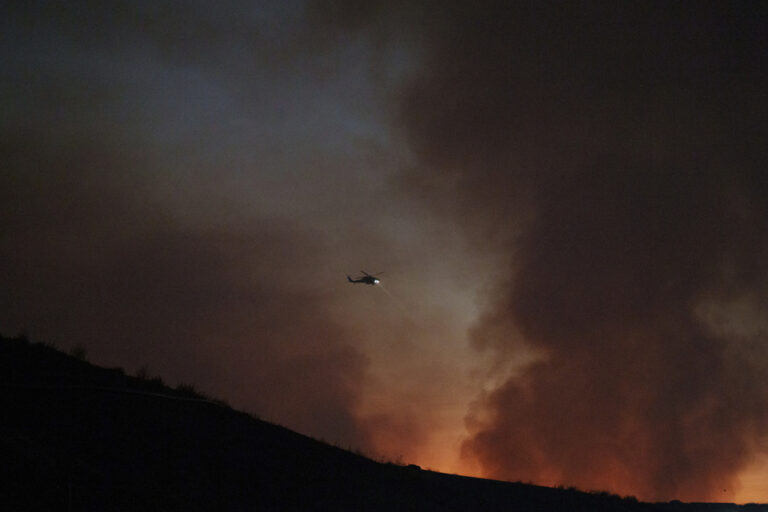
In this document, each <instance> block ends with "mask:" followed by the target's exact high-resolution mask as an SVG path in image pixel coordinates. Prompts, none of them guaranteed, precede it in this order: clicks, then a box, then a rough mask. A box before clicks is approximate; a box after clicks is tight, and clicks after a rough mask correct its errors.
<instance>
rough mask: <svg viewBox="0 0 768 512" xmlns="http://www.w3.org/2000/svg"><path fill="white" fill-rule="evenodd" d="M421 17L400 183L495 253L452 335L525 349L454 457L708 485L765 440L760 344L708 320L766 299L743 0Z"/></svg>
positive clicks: (572, 476)
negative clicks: (485, 288) (478, 309)
mask: <svg viewBox="0 0 768 512" xmlns="http://www.w3.org/2000/svg"><path fill="white" fill-rule="evenodd" d="M432 21H433V23H432V24H431V25H430V24H425V27H424V31H425V35H424V37H423V40H424V42H425V47H424V55H423V61H422V62H421V67H420V68H419V69H418V71H416V72H415V73H414V76H413V77H412V80H411V82H410V83H409V84H408V86H407V87H406V89H405V90H404V92H403V96H402V101H403V107H402V112H403V114H402V120H403V127H404V130H405V131H406V133H407V135H408V137H409V142H410V143H411V145H412V148H413V151H414V153H415V156H416V158H417V161H418V166H417V167H418V168H417V169H416V170H412V171H409V173H408V174H407V175H406V176H405V177H404V180H405V183H406V186H407V187H408V189H409V190H411V191H415V192H416V193H417V194H419V195H421V196H423V197H426V198H428V199H429V200H431V201H433V202H434V204H435V206H436V207H438V208H441V209H442V210H443V211H445V212H449V211H451V210H452V211H453V213H454V214H456V213H458V215H457V216H456V218H457V219H461V220H458V222H460V223H462V225H463V227H464V228H465V229H466V230H467V232H468V234H469V236H470V237H472V238H473V239H474V240H475V241H476V242H477V244H478V246H479V247H481V248H483V250H488V251H496V252H500V253H501V254H506V262H507V263H506V267H505V268H502V269H500V276H499V278H498V283H499V284H498V285H497V286H496V289H495V291H494V292H493V296H492V299H491V300H490V305H489V306H488V307H487V309H486V312H485V314H484V316H483V318H482V319H481V320H480V321H479V322H478V324H477V325H476V326H475V328H474V329H473V340H474V342H475V344H476V345H477V346H478V347H479V348H482V349H485V350H494V351H496V352H497V354H498V357H499V358H501V359H508V360H510V361H511V360H513V359H514V358H515V357H516V356H515V354H516V353H519V352H521V351H533V352H534V353H536V354H538V356H539V358H538V362H537V363H535V364H533V365H530V366H528V367H526V368H525V369H524V370H522V371H518V372H515V373H513V374H512V375H511V376H508V377H507V378H506V379H505V380H504V381H503V383H502V384H500V385H498V386H497V387H496V388H495V389H492V390H490V391H489V392H488V393H486V394H484V395H483V396H481V397H480V398H479V399H478V401H477V403H476V404H475V405H474V406H473V408H472V410H471V411H470V413H469V415H468V417H467V424H468V427H469V430H470V437H469V438H468V440H467V441H466V442H465V444H464V446H463V451H464V454H465V455H466V456H467V457H470V458H476V459H477V461H478V462H479V463H480V464H481V466H482V468H483V470H484V472H485V474H486V475H488V476H492V477H496V478H504V479H513V480H518V479H519V480H532V481H534V482H539V483H543V484H565V485H577V486H579V487H581V488H587V489H609V490H612V491H615V492H621V493H628V494H636V495H638V496H640V497H642V498H645V499H662V498H663V499H672V498H678V499H697V500H701V499H715V498H716V499H723V498H727V497H728V496H729V495H731V494H732V493H733V491H734V487H735V486H736V485H737V483H736V482H735V478H734V477H735V475H736V473H737V472H738V471H739V470H740V469H742V468H743V466H744V465H745V464H746V463H747V462H748V460H749V456H750V454H751V453H752V450H753V449H754V443H755V442H756V441H757V440H759V439H760V438H761V437H762V436H765V434H766V433H768V415H766V412H765V411H766V407H765V404H766V400H768V393H767V392H768V389H767V387H766V384H765V379H764V375H765V374H764V371H765V370H766V369H768V358H767V357H766V356H767V355H768V353H767V352H766V350H765V343H766V341H768V340H766V335H767V334H768V333H766V331H765V329H764V325H763V326H762V327H760V325H759V324H758V323H757V322H758V321H759V320H758V319H757V318H756V317H755V316H754V315H752V316H751V317H750V316H749V315H747V316H744V315H742V316H739V315H736V316H733V315H734V314H733V313H729V312H728V311H733V308H731V306H730V305H732V304H734V303H737V302H739V301H746V302H747V303H749V304H751V306H750V307H751V310H752V311H759V308H760V307H762V306H764V305H765V304H766V289H768V288H766V286H768V264H767V263H766V262H768V242H767V241H766V240H768V239H766V237H765V233H766V232H768V231H766V229H767V228H768V199H766V198H767V197H768V194H767V192H768V179H766V177H765V167H766V164H768V158H766V157H767V156H768V155H766V149H765V144H764V141H765V140H766V135H768V133H766V131H767V128H766V123H765V120H766V113H767V112H766V110H767V108H768V98H766V96H765V92H764V91H766V90H768V87H767V86H768V80H766V78H767V77H766V73H765V66H764V65H762V63H763V61H764V51H765V48H766V43H768V41H766V37H765V31H764V28H763V27H764V25H763V24H764V23H765V22H766V12H765V9H764V6H761V5H758V4H749V3H745V4H738V5H733V4H731V5H726V6H721V5H719V6H713V5H707V6H704V5H701V4H696V5H685V4H676V5H674V6H671V5H669V4H663V5H662V4H652V3H631V4H623V5H621V6H617V5H615V4H610V5H599V4H594V3H593V4H588V5H584V4H583V3H580V4H569V3H565V4H561V5H559V6H558V7H557V8H551V7H548V8H545V7H539V6H538V5H537V4H533V3H531V4H530V5H522V4H514V5H510V4H509V3H507V2H482V3H481V4H476V3H472V4H471V5H470V4H466V5H462V6H458V7H446V8H445V9H443V10H440V13H439V14H437V15H436V16H435V17H434V18H433V20H432ZM713 312H717V313H713ZM729 315H730V316H729ZM715 317H718V318H720V320H719V321H718V320H716V319H715ZM724 318H727V319H728V320H724ZM718 322H719V323H718ZM723 323H728V324H729V325H730V326H731V327H733V326H734V325H739V326H740V327H739V328H722V325H723ZM718 325H719V326H720V327H718ZM747 331H749V332H748V333H747ZM501 366H503V365H501ZM724 490H725V493H724V492H723V491H724Z"/></svg>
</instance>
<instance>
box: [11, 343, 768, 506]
mask: <svg viewBox="0 0 768 512" xmlns="http://www.w3.org/2000/svg"><path fill="white" fill-rule="evenodd" d="M0 510H8V511H24V510H46V511H58V510H62V511H69V510H71V511H81V510H84V511H112V510H130V511H170V510H173V511H176V510H185V511H188V510H237V511H240V510H392V511H395V510H398V511H400V510H419V511H429V510H440V511H452V510H478V511H480V510H482V511H490V510H505V511H508V510H513V511H516V510H521V511H525V510H531V511H550V510H551V511H555V510H558V511H559V510H573V511H581V510H584V511H587V510H589V511H601V510H626V511H654V510H666V511H685V512H688V511H707V512H709V511H711V512H715V511H729V510H733V511H744V512H746V511H757V510H760V511H768V506H765V505H746V506H736V505H728V504H683V503H667V504H647V503H640V502H637V501H635V500H633V499H622V498H619V497H617V496H612V495H610V494H607V493H600V494H597V493H583V492H579V491H574V490H562V489H551V488H547V487H539V486H533V485H526V484H519V483H509V482H498V481H492V480H483V479H478V478H469V477H461V476H456V475H446V474H442V473H435V472H432V471H424V470H421V469H419V468H417V467H407V466H406V467H404V466H399V465H394V464H382V463H378V462H374V461H372V460H370V459H367V458H365V457H362V456H359V455H356V454H353V453H350V452H348V451H345V450H342V449H339V448H336V447H333V446H329V445H327V444H325V443H322V442H319V441H316V440H313V439H311V438H308V437H306V436H303V435H300V434H297V433H295V432H292V431H290V430H287V429H285V428H282V427H279V426H276V425H273V424H270V423H267V422H264V421H260V420H258V419H255V418H253V417H251V416H249V415H247V414H244V413H241V412H238V411H235V410H233V409H231V408H229V407H228V406H226V405H225V404H223V403H220V402H216V401H211V400H207V399H205V398H204V397H202V396H200V395H199V394H197V393H196V392H194V390H191V389H189V388H187V389H176V390H174V389H170V388H167V387H165V386H164V385H163V384H162V382H161V381H160V380H159V379H154V380H150V379H146V378H144V379H140V378H136V377H129V376H126V375H125V374H124V373H123V372H122V371H121V370H117V369H105V368H99V367H96V366H93V365H91V364H89V363H87V362H85V361H83V360H81V359H78V358H76V357H71V356H69V355H66V354H64V353H62V352H59V351H57V350H55V349H53V348H50V347H46V346H43V345H40V344H34V343H29V342H27V341H26V340H24V339H7V338H1V337H0Z"/></svg>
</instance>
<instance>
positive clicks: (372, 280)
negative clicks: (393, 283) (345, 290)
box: [347, 270, 384, 285]
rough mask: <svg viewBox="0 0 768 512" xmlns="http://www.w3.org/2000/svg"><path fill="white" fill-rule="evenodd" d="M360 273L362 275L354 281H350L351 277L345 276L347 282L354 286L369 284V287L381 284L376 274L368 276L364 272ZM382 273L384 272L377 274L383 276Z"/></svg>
mask: <svg viewBox="0 0 768 512" xmlns="http://www.w3.org/2000/svg"><path fill="white" fill-rule="evenodd" d="M360 272H362V273H363V274H364V275H362V276H360V277H357V278H355V279H352V278H351V277H349V276H347V281H349V282H350V283H354V284H357V283H363V284H370V285H375V284H379V283H380V282H381V281H380V280H379V278H378V276H377V275H376V274H369V273H368V272H366V271H365V270H361V271H360ZM383 273H384V272H378V274H383Z"/></svg>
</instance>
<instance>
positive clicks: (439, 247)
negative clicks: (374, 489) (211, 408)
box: [0, 1, 768, 502]
mask: <svg viewBox="0 0 768 512" xmlns="http://www.w3.org/2000/svg"><path fill="white" fill-rule="evenodd" d="M766 11H767V9H766V7H765V6H764V5H762V4H761V3H760V2H754V3H752V2H722V3H719V2H690V3H686V2H677V3H673V4H670V3H655V2H624V3H620V4H615V3H608V2H605V3H603V2H592V3H588V4H584V3H569V2H559V3H557V4H552V5H549V6H546V7H543V6H542V5H541V4H540V3H538V2H531V3H523V2H513V3H510V2H485V1H481V2H429V1H424V2H371V3H366V4H364V6H361V5H360V4H359V3H357V2H344V1H338V2H327V1H311V2H304V1H294V2H244V1H237V2H220V3H216V5H215V6H214V5H212V4H210V3H209V2H202V1H199V2H197V1H191V2H141V1H132V2H117V1H115V2H81V3H78V4H77V6H72V5H69V4H65V3H62V2H24V3H13V4H12V5H11V6H6V7H3V12H1V13H0V15H1V16H0V19H2V21H0V51H1V52H2V53H0V61H2V62H3V65H2V67H1V68H0V98H1V100H0V101H2V103H0V106H1V107H2V116H1V117H0V162H2V171H1V173H2V174H0V228H1V229H2V231H0V289H2V290H3V293H2V294H0V332H3V333H5V334H16V333H18V332H26V333H28V335H29V336H30V337H31V338H33V339H40V340H46V341H50V342H54V343H57V344H58V345H59V346H61V347H62V348H65V349H69V348H71V347H73V346H77V345H79V346H83V347H85V348H86V349H87V352H88V354H89V358H90V359H91V360H93V361H95V362H97V363H99V364H105V365H109V366H122V367H124V368H126V370H128V371H129V372H134V371H136V370H137V369H138V368H141V367H143V366H146V367H147V368H149V371H150V373H152V374H160V375H162V376H163V378H164V379H165V380H166V381H167V382H169V383H171V384H178V383H180V382H184V383H194V384H195V385H196V386H197V387H198V388H199V389H202V390H204V391H206V392H209V393H212V394H214V395H217V396H220V397H222V398H224V399H226V400H228V401H230V403H232V404H233V405H235V406H237V407H241V408H244V409H246V410H249V411H252V412H254V413H256V414H258V415H260V416H261V417H263V418H265V419H268V420H271V421H275V422H278V423H281V424H284V425H286V426H288V427H290V428H294V429H297V430H299V431H301V432H304V433H307V434H310V435H313V436H316V437H320V438H323V439H326V440H328V441H331V442H334V443H338V444H340V445H342V446H345V447H346V446H349V447H353V448H358V449H361V450H363V451H365V452H366V453H369V454H374V455H379V456H382V457H385V458H389V459H397V458H401V459H403V460H405V461H407V462H415V463H418V464H421V465H422V466H427V467H433V468H435V469H440V470H444V471H454V472H464V473H472V474H479V475H485V476H488V477H493V478H501V479H512V480H524V481H533V482H536V483H542V484H546V485H557V484H563V485H576V486H578V487H580V488H583V489H607V490H610V491H612V492H617V493H621V494H634V495H637V496H638V497H640V498H642V499H674V498H677V499H683V500H717V501H722V500H737V501H742V502H744V501H763V502H765V501H768V488H766V487H765V481H768V437H767V436H766V434H768V381H766V379H765V377H764V375H766V372H767V371H768V321H766V318H765V313H764V312H765V310H766V307H768V263H766V262H768V236H766V234H768V178H767V177H766V172H765V171H766V168H767V167H766V165H767V164H768V154H766V153H767V152H768V150H767V149H766V148H768V144H766V140H768V137H766V135H768V112H767V110H768V93H766V91H768V72H767V71H766V55H768V40H767V38H768V31H767V30H766V27H768V16H767V14H768V13H767V12H766ZM359 269H364V270H367V271H369V272H378V271H385V273H384V274H383V276H382V277H384V278H385V279H384V285H385V287H384V288H374V287H365V286H362V285H356V286H352V285H349V284H348V283H347V282H346V278H345V275H346V274H353V273H357V272H358V270H359Z"/></svg>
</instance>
